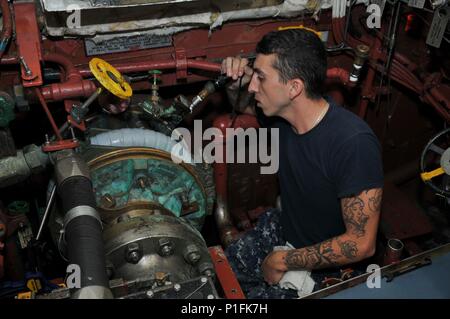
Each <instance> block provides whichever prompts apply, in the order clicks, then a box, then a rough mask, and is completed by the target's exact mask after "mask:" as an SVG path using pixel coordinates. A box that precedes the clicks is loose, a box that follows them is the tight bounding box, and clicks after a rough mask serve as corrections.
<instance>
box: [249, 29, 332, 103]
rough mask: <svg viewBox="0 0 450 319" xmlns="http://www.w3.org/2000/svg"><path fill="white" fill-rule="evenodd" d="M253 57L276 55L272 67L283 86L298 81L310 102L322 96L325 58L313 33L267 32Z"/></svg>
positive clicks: (302, 31) (290, 30) (296, 30)
mask: <svg viewBox="0 0 450 319" xmlns="http://www.w3.org/2000/svg"><path fill="white" fill-rule="evenodd" d="M256 53H260V54H264V55H269V54H274V53H275V54H276V55H277V60H276V62H275V64H274V65H273V67H274V68H275V69H276V70H278V72H279V74H280V79H281V81H282V82H283V83H286V82H287V81H288V80H292V79H295V78H299V79H301V80H302V81H303V82H304V83H305V91H306V95H307V96H308V97H309V98H311V99H318V98H320V97H321V96H322V90H323V85H324V82H325V78H326V72H327V56H326V51H325V47H324V45H323V43H322V41H321V40H320V38H319V37H318V36H317V35H316V34H315V33H313V32H311V31H308V30H303V29H289V30H283V31H273V32H269V33H267V34H266V35H265V36H264V37H263V38H262V39H261V41H259V43H258V45H257V46H256Z"/></svg>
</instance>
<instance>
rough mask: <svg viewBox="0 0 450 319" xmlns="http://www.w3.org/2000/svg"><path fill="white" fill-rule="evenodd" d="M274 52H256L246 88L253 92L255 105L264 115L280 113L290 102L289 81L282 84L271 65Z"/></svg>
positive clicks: (274, 55)
mask: <svg viewBox="0 0 450 319" xmlns="http://www.w3.org/2000/svg"><path fill="white" fill-rule="evenodd" d="M276 58H277V57H276V54H269V55H264V54H258V55H257V56H256V60H255V62H254V64H253V69H254V73H253V76H252V79H251V81H250V84H249V86H248V90H249V92H251V93H254V94H255V99H256V101H257V105H258V106H259V107H260V108H261V109H262V111H263V112H264V114H265V115H266V116H274V115H280V113H281V112H282V110H283V109H284V108H285V107H286V106H288V105H289V104H290V102H291V100H290V98H289V89H290V85H289V81H288V82H287V83H286V84H283V83H282V82H281V81H280V77H279V74H278V71H277V70H276V69H275V68H274V67H273V65H274V62H275V61H276Z"/></svg>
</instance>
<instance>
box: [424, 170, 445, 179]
mask: <svg viewBox="0 0 450 319" xmlns="http://www.w3.org/2000/svg"><path fill="white" fill-rule="evenodd" d="M444 173H445V171H444V169H443V168H442V167H439V168H436V169H435V170H432V171H431V172H423V173H422V174H420V177H421V178H422V180H423V181H424V182H427V181H429V180H430V179H432V178H433V177H436V176H439V175H442V174H444Z"/></svg>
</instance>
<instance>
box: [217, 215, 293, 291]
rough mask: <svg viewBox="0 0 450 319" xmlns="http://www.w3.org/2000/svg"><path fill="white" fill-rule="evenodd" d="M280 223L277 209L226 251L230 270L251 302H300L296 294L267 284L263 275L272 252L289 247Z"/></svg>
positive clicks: (261, 219) (259, 220)
mask: <svg viewBox="0 0 450 319" xmlns="http://www.w3.org/2000/svg"><path fill="white" fill-rule="evenodd" d="M279 221H280V211H279V210H278V209H271V210H269V211H267V212H265V213H264V214H262V215H261V216H260V217H259V219H258V223H257V225H256V226H255V227H254V228H253V229H252V230H250V231H248V232H247V233H245V234H244V236H243V237H242V238H240V239H238V240H237V241H235V242H234V243H232V244H231V245H230V246H229V247H228V248H227V249H226V250H225V254H226V256H227V258H228V261H229V263H230V265H231V268H232V269H233V271H234V273H235V274H236V276H237V279H238V281H239V283H240V284H241V288H242V290H243V291H244V293H245V295H246V297H247V298H249V299H255V298H258V299H287V298H298V295H297V291H296V290H293V289H283V288H281V287H280V286H278V285H274V286H271V285H269V284H267V283H266V282H265V281H264V277H263V274H262V271H261V265H262V262H263V261H264V258H266V256H267V255H268V254H269V253H270V252H272V251H273V248H274V247H275V246H284V245H285V244H286V240H284V239H283V236H282V232H281V227H280V222H279Z"/></svg>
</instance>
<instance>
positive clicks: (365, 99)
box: [358, 37, 381, 119]
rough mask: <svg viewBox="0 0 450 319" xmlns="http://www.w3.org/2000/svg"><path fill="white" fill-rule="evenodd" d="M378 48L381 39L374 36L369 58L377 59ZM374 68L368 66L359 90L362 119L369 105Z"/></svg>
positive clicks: (359, 113) (378, 54)
mask: <svg viewBox="0 0 450 319" xmlns="http://www.w3.org/2000/svg"><path fill="white" fill-rule="evenodd" d="M380 48H381V40H380V39H379V38H378V37H375V38H374V41H373V45H372V49H371V50H370V59H371V60H373V61H377V60H378V58H379V56H380ZM375 74H376V72H375V69H374V68H369V70H368V71H367V76H366V79H365V81H364V84H363V88H362V91H361V94H362V97H361V98H362V100H361V102H360V104H359V112H358V115H359V117H361V118H362V119H364V118H365V117H366V113H367V106H368V105H369V96H371V94H372V92H373V91H372V90H373V82H374V79H375Z"/></svg>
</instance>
